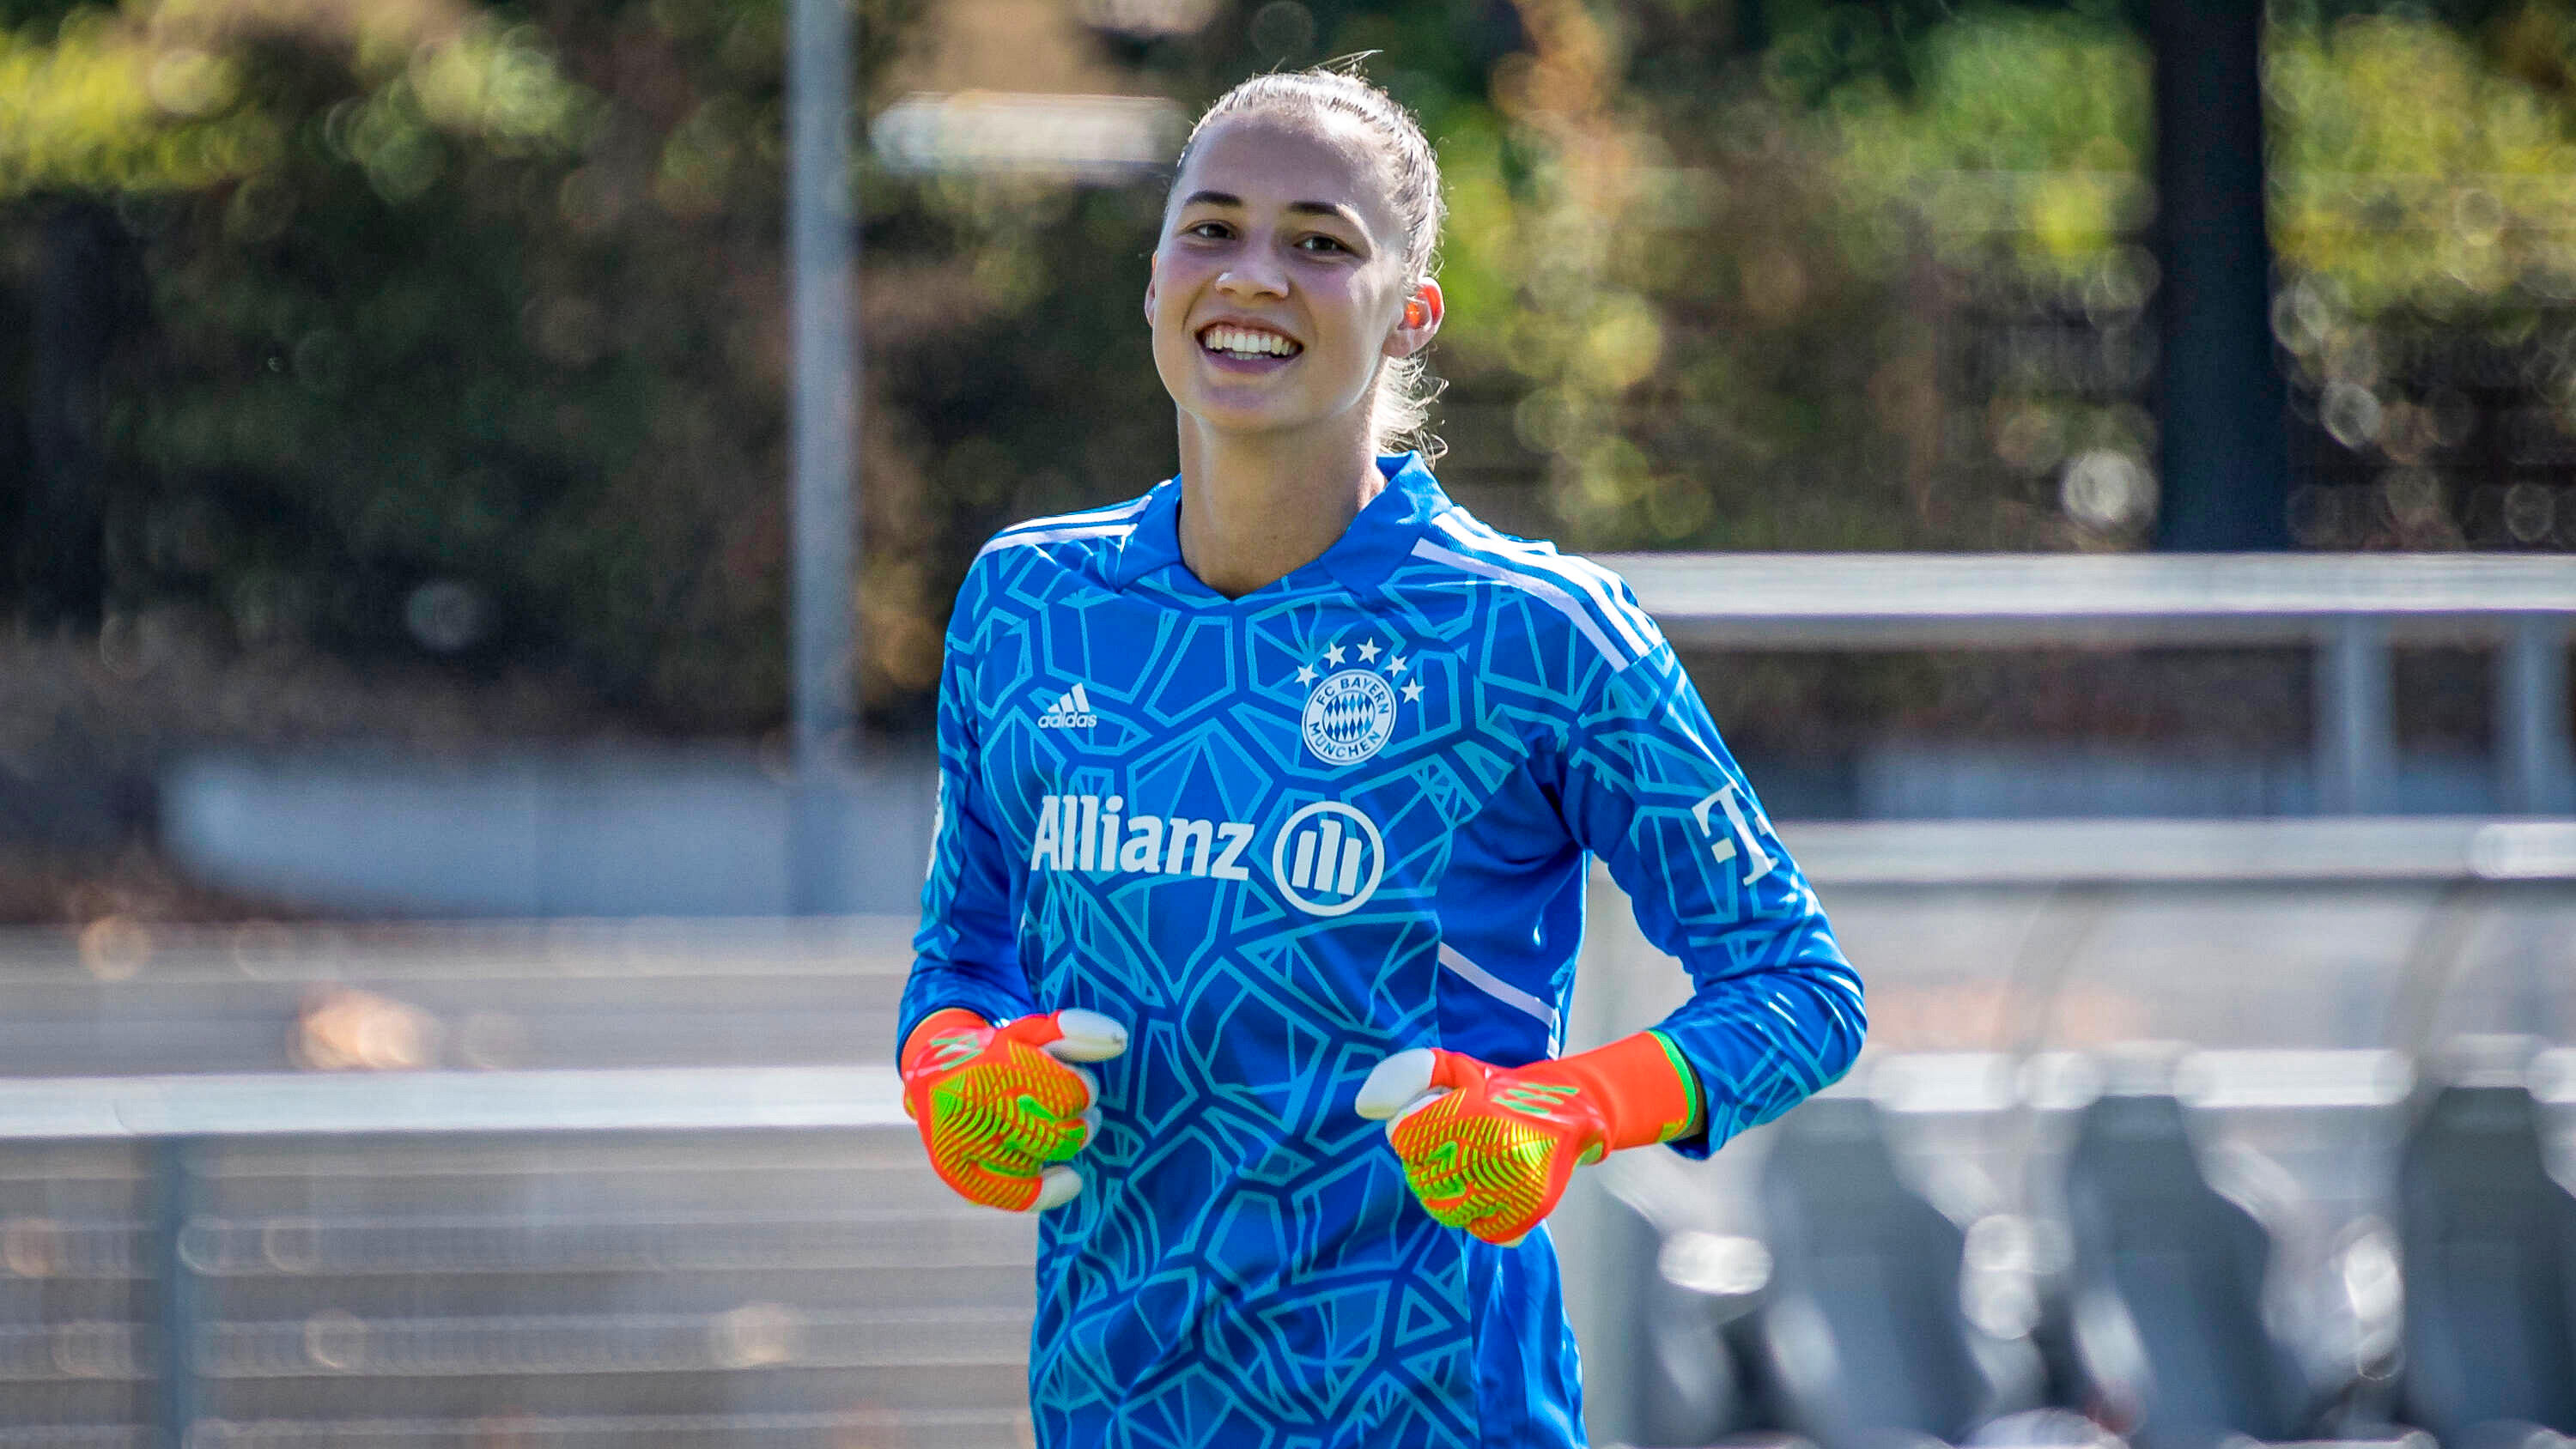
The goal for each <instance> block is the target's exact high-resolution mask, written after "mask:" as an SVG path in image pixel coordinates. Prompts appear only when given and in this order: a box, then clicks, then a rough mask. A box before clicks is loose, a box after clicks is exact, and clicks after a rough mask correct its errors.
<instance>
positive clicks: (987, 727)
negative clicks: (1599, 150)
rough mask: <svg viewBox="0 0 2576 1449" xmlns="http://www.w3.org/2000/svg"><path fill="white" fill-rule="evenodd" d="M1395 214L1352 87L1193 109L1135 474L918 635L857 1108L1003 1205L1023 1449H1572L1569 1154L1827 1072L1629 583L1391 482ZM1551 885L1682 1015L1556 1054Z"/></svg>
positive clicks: (1562, 933) (1158, 257) (1421, 220)
mask: <svg viewBox="0 0 2576 1449" xmlns="http://www.w3.org/2000/svg"><path fill="white" fill-rule="evenodd" d="M1441 214H1442V205H1441V198H1440V184H1439V175H1438V171H1437V168H1436V166H1435V163H1434V161H1433V157H1432V151H1431V147H1430V145H1429V144H1428V143H1427V142H1426V141H1425V140H1424V138H1423V135H1422V132H1421V130H1420V129H1419V127H1418V126H1417V125H1416V124H1415V122H1414V120H1413V118H1412V117H1411V116H1410V115H1409V114H1407V113H1406V112H1405V110H1404V109H1403V108H1402V107H1401V106H1399V105H1397V104H1396V103H1395V102H1394V101H1393V100H1391V99H1390V98H1389V97H1388V96H1387V95H1386V94H1385V93H1384V92H1382V91H1380V90H1378V89H1377V88H1375V87H1374V86H1371V85H1369V84H1367V83H1366V82H1364V81H1361V80H1359V79H1356V78H1354V77H1352V76H1349V75H1344V74H1340V73H1336V72H1331V71H1308V72H1304V73H1298V74H1277V75H1265V76H1261V77H1259V78H1257V79H1254V80H1251V81H1247V82H1245V83H1244V84H1243V85H1241V86H1238V87H1236V88H1235V89H1234V90H1233V91H1231V92H1229V93H1227V94H1226V95H1225V96H1224V97H1223V98H1222V99H1220V100H1219V101H1218V102H1217V103H1216V104H1215V105H1214V106H1213V107H1211V108H1210V109H1209V110H1208V112H1207V114H1206V115H1205V116H1204V117H1202V118H1201V119H1200V121H1199V123H1198V126H1197V128H1196V129H1195V130H1194V131H1193V132H1192V134H1191V137H1190V140H1189V144H1188V146H1187V148H1186V149H1185V150H1184V151H1183V152H1182V155H1181V161H1180V166H1179V171H1178V175H1177V178H1176V180H1175V181H1174V184H1173V188H1172V194H1171V198H1170V201H1169V202H1168V204H1167V205H1166V208H1165V212H1164V218H1163V224H1162V232H1161V236H1160V240H1159V242H1158V244H1157V246H1156V249H1155V252H1154V259H1153V274H1152V280H1151V281H1150V282H1149V283H1148V285H1147V287H1146V289H1145V316H1146V319H1147V321H1148V322H1150V323H1151V324H1152V327H1153V340H1154V364H1155V368H1156V370H1157V371H1158V372H1159V373H1160V374H1161V377H1162V381H1163V385H1164V386H1165V387H1166V388H1168V389H1169V390H1170V392H1171V395H1172V400H1173V402H1174V403H1175V404H1176V405H1177V408H1178V413H1179V428H1180V459H1181V471H1180V475H1179V476H1178V477H1176V478H1173V479H1171V480H1169V481H1167V482H1164V483H1162V484H1159V485H1157V486H1156V487H1154V488H1153V489H1152V490H1151V491H1150V492H1148V493H1146V494H1145V495H1144V496H1143V497H1141V498H1137V499H1134V500H1132V501H1130V502H1126V503H1120V504H1116V505H1113V506H1111V507H1107V508H1101V509H1096V510H1094V511H1092V512H1088V513H1075V514H1067V515H1065V516H1062V517H1058V518H1046V519H1040V520H1037V521H1035V522H1031V523H1025V524H1022V525H1019V526H1018V527H1015V528H1010V529H1006V530H1004V531H1003V532H1002V533H1001V534H999V535H997V536H996V537H995V538H994V539H993V540H992V542H991V543H989V544H987V545H986V546H985V548H984V550H983V552H982V554H981V555H980V556H979V557H978V558H977V559H976V561H975V565H974V567H973V569H972V570H971V571H970V572H969V574H968V575H967V579H966V583H965V586H964V589H963V591H962V592H961V593H960V595H959V597H958V600H957V611H956V615H955V622H954V623H952V624H951V626H950V629H949V634H948V657H947V665H946V669H945V672H944V673H943V675H942V678H941V685H940V689H941V693H940V702H939V754H940V768H941V781H940V787H941V788H940V804H941V819H940V825H939V830H938V845H937V850H936V853H935V856H934V859H933V861H932V865H931V872H930V879H929V883H928V885H927V886H926V887H925V888H924V889H923V892H922V920H923V924H922V928H921V933H920V935H919V937H918V938H917V940H916V942H915V946H916V949H917V951H918V953H919V960H918V962H917V963H916V964H915V966H914V968H913V972H912V978H911V982H910V984H909V985H908V987H907V988H906V990H905V992H904V998H903V1011H902V1020H901V1023H900V1027H899V1031H900V1033H901V1036H900V1038H899V1040H900V1041H901V1043H902V1045H901V1061H902V1070H903V1079H904V1101H905V1103H906V1105H907V1106H908V1107H909V1108H910V1109H911V1111H912V1113H913V1115H914V1119H915V1120H916V1121H917V1122H918V1124H919V1125H920V1129H921V1134H922V1139H923V1142H924V1144H925V1145H926V1146H927V1147H928V1149H929V1152H930V1158H931V1161H932V1163H933V1164H934V1165H935V1166H936V1167H937V1169H938V1171H939V1173H940V1175H941V1176H942V1177H943V1178H945V1179H946V1180H947V1181H948V1183H949V1184H950V1185H951V1186H953V1187H955V1188H956V1189H957V1190H958V1191H959V1192H961V1193H963V1194H964V1195H966V1196H967V1197H969V1198H972V1199H974V1200H975V1201H977V1202H981V1203H988V1204H991V1205H993V1206H996V1207H1002V1208H1009V1209H1013V1210H1028V1209H1045V1210H1047V1211H1045V1214H1044V1216H1043V1217H1042V1218H1041V1219H1040V1229H1039V1248H1038V1268H1037V1277H1038V1294H1037V1304H1038V1307H1037V1327H1036V1332H1035V1336H1034V1340H1033V1343H1032V1345H1031V1355H1030V1362H1029V1380H1030V1401H1031V1414H1032V1417H1033V1418H1034V1420H1035V1423H1036V1426H1037V1431H1038V1440H1039V1442H1040V1443H1041V1444H1044V1445H1048V1446H1053V1449H1069V1446H1090V1445H1116V1446H1131V1445H1132V1446H1140V1449H1141V1446H1148V1445H1151V1446H1158V1449H1161V1446H1171V1449H1182V1446H1201V1445H1209V1446H1213V1445H1224V1446H1237V1445H1243V1446H1251V1445H1281V1446H1287V1445H1298V1446H1343V1445H1348V1446H1360V1445H1366V1446H1370V1449H1397V1446H1416V1445H1423V1446H1428V1445H1442V1446H1452V1445H1454V1446H1466V1445H1489V1446H1515V1449H1531V1446H1555V1445H1571V1444H1579V1443H1581V1442H1582V1428H1581V1422H1580V1412H1579V1398H1580V1390H1579V1387H1578V1384H1577V1378H1576V1367H1575V1354H1574V1343H1573V1339H1572V1337H1571V1335H1570V1334H1569V1333H1568V1332H1567V1329H1566V1324H1565V1315H1564V1311H1563V1308H1562V1305H1561V1302H1560V1297H1559V1293H1558V1288H1557V1275H1556V1259H1555V1254H1554V1252H1553V1251H1552V1249H1551V1248H1550V1247H1549V1244H1548V1240H1547V1236H1546V1234H1545V1233H1544V1232H1543V1231H1540V1230H1539V1221H1540V1219H1542V1218H1544V1217H1546V1216H1547V1214H1548V1211H1549V1209H1551V1208H1552V1207H1554V1206H1555V1204H1556V1202H1557V1199H1558V1197H1559V1195H1560V1194H1562V1193H1563V1191H1564V1189H1565V1184H1566V1180H1567V1178H1568V1177H1569V1176H1570V1175H1571V1174H1572V1172H1573V1170H1574V1168H1575V1167H1576V1165H1577V1164H1580V1163H1584V1162H1589V1161H1592V1160H1594V1159H1596V1158H1598V1157H1600V1156H1601V1155H1602V1154H1604V1153H1606V1152H1615V1151H1618V1150H1620V1149H1622V1148H1629V1147H1643V1146H1646V1145H1649V1144H1652V1143H1657V1142H1662V1143H1667V1144H1669V1145H1671V1146H1672V1147H1673V1148H1675V1149H1676V1150H1678V1151H1680V1152H1683V1153H1685V1154H1688V1155H1691V1156H1704V1155H1706V1154H1707V1153H1709V1152H1712V1151H1714V1150H1716V1148H1717V1147H1718V1146H1719V1144H1721V1143H1723V1142H1725V1141H1726V1140H1727V1138H1729V1137H1730V1136H1732V1135H1734V1134H1735V1133H1736V1132H1738V1131H1740V1130H1742V1129H1743V1128H1745V1127H1746V1126H1749V1125H1751V1124H1754V1123H1758V1122H1762V1121H1765V1120H1767V1119H1769V1118H1771V1117H1774V1116H1777V1115H1778V1114H1779V1113H1781V1112H1783V1111H1786V1110H1787V1109H1788V1108H1789V1107H1790V1106H1792V1105H1793V1104H1795V1103H1796V1102H1797V1101H1798V1100H1799V1099H1801V1098H1803V1097H1805V1096H1806V1095H1807V1094H1809V1093H1811V1092H1813V1091H1815V1090H1816V1089H1817V1088H1819V1087H1822V1086H1823V1085H1825V1084H1826V1083H1828V1082H1830V1081H1832V1080H1833V1079H1834V1078H1835V1077H1837V1076H1839V1075H1840V1074H1841V1073H1842V1072H1843V1070H1844V1069H1845V1068H1846V1067H1847V1066H1848V1065H1849V1064H1850V1062H1851V1060H1852V1057H1853V1055H1854V1054H1855V1053H1856V1052H1857V1051H1858V1050H1859V1047H1860V1042H1861V1033H1862V1029H1863V1022H1862V1014H1861V992H1860V982H1859V980H1858V979H1857V978H1856V977H1855V976H1854V975H1853V973H1852V970H1851V968H1850V967H1849V966H1848V965H1846V964H1845V963H1844V961H1843V959H1842V955H1841V953H1840V951H1839V950H1838V949H1837V948H1836V946H1835V944H1834V940H1833V937H1832V935H1831V933H1830V932H1829V930H1828V929H1827V927H1826V924H1825V918H1824V916H1823V914H1822V913H1821V911H1820V910H1819V908H1818V906H1817V904H1816V898H1815V896H1814V895H1813V894H1812V893H1811V892H1809V890H1808V889H1807V886H1806V884H1805V882H1804V881H1802V880H1801V879H1800V877H1799V875H1798V871H1797V868H1796V867H1795V866H1794V865H1792V864H1791V863H1790V861H1789V858H1788V856H1787V854H1786V853H1785V852H1784V851H1783V850H1782V849H1781V847H1780V842H1779V840H1778V839H1777V838H1776V837H1775V836H1774V835H1773V834H1772V832H1771V828H1770V825H1769V823H1768V822H1767V821H1766V820H1765V819H1764V818H1763V814H1762V809H1761V807H1760V806H1759V805H1757V804H1756V803H1755V802H1754V797H1753V792H1752V790H1751V789H1750V788H1749V787H1748V786H1747V785H1746V784H1745V781H1744V778H1743V776H1742V775H1741V774H1739V773H1738V772H1737V770H1736V768H1735V765H1734V763H1733V761H1732V760H1731V759H1730V758H1729V757H1728V755H1727V752H1726V749H1725V747H1724V746H1723V745H1722V744H1720V743H1719V740H1718V735H1717V730H1716V728H1715V727H1714V726H1713V725H1711V724H1710V722H1709V717H1708V714H1707V711H1706V709H1705V708H1704V707H1703V706H1702V705H1701V703H1700V701H1699V698H1698V696H1697V695H1696V694H1695V693H1694V692H1693V691H1692V689H1691V687H1690V684H1689V681H1688V680H1687V679H1686V678H1685V677H1684V676H1683V673H1682V670H1681V666H1680V665H1679V664H1678V663H1677V662H1675V660H1674V657H1673V652H1672V649H1671V648H1670V646H1668V645H1667V644H1666V643H1665V642H1664V641H1663V639H1662V638H1661V636H1660V635H1659V634H1658V633H1657V632H1656V629H1655V626H1654V624H1653V623H1652V622H1651V621H1650V620H1648V619H1647V617H1646V616H1645V615H1644V614H1643V613H1642V612H1640V611H1639V609H1638V607H1637V604H1636V601H1635V599H1634V597H1633V596H1632V595H1630V593H1629V592H1628V590H1627V588H1626V587H1625V586H1624V585H1623V584H1622V583H1621V582H1620V581H1619V579H1618V578H1616V577H1615V576H1613V575H1611V574H1609V573H1607V572H1605V571H1603V570H1602V569H1600V568H1598V567H1595V566H1594V565H1592V564H1589V563H1586V562H1584V561H1582V560H1580V559H1575V558H1569V557H1566V556H1564V555H1562V554H1559V553H1557V552H1556V551H1555V549H1553V548H1552V547H1550V546H1548V545H1546V544H1539V543H1526V542H1523V541H1521V540H1518V539H1515V538H1511V537H1509V536H1507V535H1504V534H1500V533H1497V532H1495V531H1494V530H1492V529H1490V528H1487V527H1486V526H1485V525H1484V524H1482V523H1479V522H1477V521H1476V519H1474V518H1473V517H1471V516H1469V514H1468V513H1467V512H1466V510H1464V509H1462V508H1460V507H1458V506H1457V505H1456V504H1454V503H1452V502H1450V501H1449V500H1448V498H1446V497H1445V496H1443V495H1442V493H1441V491H1440V485H1439V484H1438V483H1437V482H1435V481H1434V480H1433V478H1432V476H1431V472H1430V470H1429V467H1428V464H1427V462H1426V460H1425V459H1424V458H1423V457H1422V456H1421V455H1420V454H1418V453H1390V451H1389V448H1390V445H1391V444H1393V443H1394V442H1395V440H1397V439H1399V438H1401V437H1403V436H1404V435H1406V434H1408V433H1410V432H1412V431H1414V430H1415V429H1417V428H1418V427H1419V426H1420V425H1421V423H1422V421H1423V415H1424V402H1423V400H1422V398H1421V396H1420V392H1419V384H1420V378H1421V361H1420V359H1421V356H1422V352H1423V349H1424V348H1425V347H1427V346H1428V345H1429V344H1430V342H1431V338H1432V334H1433V333H1434V332H1436V331H1437V330H1438V329H1439V326H1440V319H1441V307H1442V301H1441V295H1440V288H1439V286H1438V285H1437V284H1436V283H1435V282H1433V280H1432V278H1431V275H1430V269H1431V256H1432V250H1433V246H1434V244H1435V243H1436V242H1437V240H1438V237H1439V231H1440V221H1441ZM1596 854H1597V855H1599V856H1600V857H1601V858H1602V859H1603V860H1604V861H1605V862H1606V863H1607V864H1608V866H1609V869H1610V872H1611V874H1612V875H1613V877H1615V878H1616V879H1617V880H1618V882H1619V883H1620V885H1621V886H1623V887H1624V888H1625V889H1626V891H1627V893H1628V895H1629V897H1630V898H1631V899H1632V900H1634V902H1635V903H1636V911H1637V920H1638V924H1639V926H1640V927H1642V928H1643V930H1644V932H1645V935H1646V938H1647V939H1648V940H1650V941H1652V942H1654V943H1655V944H1656V945H1658V946H1660V947H1662V948H1663V949H1664V950H1666V951H1669V952H1671V953H1672V954H1673V955H1675V956H1677V957H1679V958H1681V960H1682V962H1683V964H1684V965H1685V966H1686V967H1688V969H1689V971H1690V975H1691V978H1692V980H1693V981H1694V982H1695V983H1696V987H1697V989H1696V991H1695V993H1694V994H1693V995H1692V997H1691V1000H1690V1002H1689V1004H1687V1005H1685V1006H1683V1007H1682V1008H1680V1009H1679V1010H1677V1011H1675V1012H1674V1013H1673V1014H1672V1015H1671V1016H1670V1017H1668V1018H1666V1019H1665V1020H1664V1021H1663V1023H1662V1024H1661V1025H1659V1026H1657V1027H1656V1028H1655V1029H1654V1030H1652V1031H1647V1032H1640V1033H1639V1034H1637V1035H1635V1036H1632V1037H1629V1038H1627V1039H1626V1040H1623V1041H1617V1042H1613V1043H1611V1044H1610V1045H1608V1046H1605V1047H1601V1048H1598V1049H1596V1050H1592V1051H1586V1052H1581V1053H1578V1054H1575V1055H1572V1056H1559V1055H1558V1054H1557V1053H1558V1048H1559V1045H1560V1027H1561V1025H1562V1022H1563V1020H1564V1013H1565V1010H1566V1004H1567V1000H1568V998H1569V996H1570V994H1571V992H1572V987H1573V972H1574V961H1575V954H1576V948H1577V945H1578V943H1579V941H1580V939H1581V936H1582V931H1583V898H1584V884H1585V877H1586V873H1587V863H1588V861H1589V859H1590V857H1591V856H1593V855H1596ZM1075 1062H1081V1063H1090V1064H1091V1065H1090V1066H1088V1067H1087V1068H1085V1067H1077V1066H1072V1065H1068V1063H1075ZM1381 1123H1384V1124H1385V1125H1383V1126H1382V1125H1381Z"/></svg>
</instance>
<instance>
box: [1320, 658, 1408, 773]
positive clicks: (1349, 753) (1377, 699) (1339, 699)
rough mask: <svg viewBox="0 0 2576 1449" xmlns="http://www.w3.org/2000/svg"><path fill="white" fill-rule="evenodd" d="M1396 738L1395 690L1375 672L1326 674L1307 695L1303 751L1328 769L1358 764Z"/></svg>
mask: <svg viewBox="0 0 2576 1449" xmlns="http://www.w3.org/2000/svg"><path fill="white" fill-rule="evenodd" d="M1335 652H1336V653H1338V652H1339V651H1338V650H1336V651H1335ZM1394 733H1395V689H1394V687H1393V686H1392V685H1389V684H1388V683H1387V682H1386V681H1385V680H1384V679H1381V678H1379V677H1378V675H1377V672H1376V671H1375V670H1370V669H1345V670H1343V671H1341V672H1340V673H1338V674H1328V675H1326V676H1324V679H1323V682H1322V683H1319V684H1317V685H1316V686H1315V689H1314V692H1313V693H1311V694H1309V695H1307V696H1306V748H1308V749H1310V750H1313V751H1314V752H1315V757H1316V758H1317V759H1319V760H1322V761H1323V762H1324V763H1326V764H1328V765H1356V764H1358V763H1359V762H1360V761H1362V760H1365V759H1367V758H1368V757H1369V756H1371V755H1374V754H1376V753H1377V752H1378V751H1379V750H1382V749H1384V748H1386V742H1387V739H1388V738H1389V737H1390V736H1392V735H1393V734H1394Z"/></svg>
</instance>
